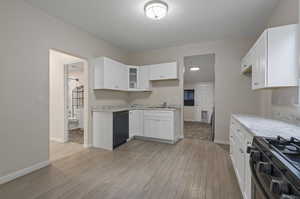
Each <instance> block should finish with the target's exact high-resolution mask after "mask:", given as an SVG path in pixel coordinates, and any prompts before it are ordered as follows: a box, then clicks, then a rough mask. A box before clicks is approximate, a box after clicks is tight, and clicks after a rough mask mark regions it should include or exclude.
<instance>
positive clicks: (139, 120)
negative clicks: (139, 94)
mask: <svg viewBox="0 0 300 199" xmlns="http://www.w3.org/2000/svg"><path fill="white" fill-rule="evenodd" d="M142 135H143V111H141V110H134V111H130V112H129V136H130V137H133V136H142Z"/></svg>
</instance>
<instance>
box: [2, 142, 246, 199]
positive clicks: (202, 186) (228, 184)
mask: <svg viewBox="0 0 300 199" xmlns="http://www.w3.org/2000/svg"><path fill="white" fill-rule="evenodd" d="M0 198H1V199H2V198H3V199H29V198H30V199H50V198H51V199H58V198H59V199H148V198H153V199H179V198H180V199H189V198H190V199H194V198H201V199H204V198H205V199H241V198H242V196H241V193H240V190H239V187H238V184H237V181H236V178H235V175H234V172H233V168H232V165H231V162H230V160H229V155H228V153H227V152H225V151H224V150H223V149H222V148H221V147H219V146H218V145H216V144H213V143H209V142H203V141H200V140H194V139H184V140H182V141H180V142H179V143H177V144H176V145H168V144H162V143H155V142H144V141H138V140H133V141H130V142H129V143H127V144H125V145H123V146H121V147H120V148H119V149H117V150H116V151H114V152H109V151H104V150H96V149H89V150H87V149H85V150H83V151H81V152H78V153H76V154H74V155H71V156H68V157H67V158H63V159H60V160H57V161H55V162H53V163H52V165H51V166H49V167H47V168H44V169H41V170H39V171H37V172H34V173H32V174H29V175H27V176H24V177H22V178H19V179H17V180H15V181H12V182H10V183H7V184H5V185H2V186H0Z"/></svg>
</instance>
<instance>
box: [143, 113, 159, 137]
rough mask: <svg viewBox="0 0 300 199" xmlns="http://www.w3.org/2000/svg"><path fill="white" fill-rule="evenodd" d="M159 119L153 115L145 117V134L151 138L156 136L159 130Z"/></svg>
mask: <svg viewBox="0 0 300 199" xmlns="http://www.w3.org/2000/svg"><path fill="white" fill-rule="evenodd" d="M158 126H159V120H158V119H155V118H152V117H147V116H146V117H145V118H144V136H145V137H149V138H156V137H157V136H158V130H159V127H158Z"/></svg>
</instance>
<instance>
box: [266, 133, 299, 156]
mask: <svg viewBox="0 0 300 199" xmlns="http://www.w3.org/2000/svg"><path fill="white" fill-rule="evenodd" d="M268 143H269V144H270V146H271V147H275V148H277V149H278V150H279V151H280V152H282V153H283V154H286V155H300V141H299V140H297V139H296V138H291V139H290V140H286V139H284V138H282V137H280V136H278V137H277V138H276V139H268Z"/></svg>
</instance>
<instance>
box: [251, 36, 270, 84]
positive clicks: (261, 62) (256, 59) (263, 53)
mask: <svg viewBox="0 0 300 199" xmlns="http://www.w3.org/2000/svg"><path fill="white" fill-rule="evenodd" d="M252 53H253V54H252V57H253V58H252V60H253V66H252V89H260V88H264V87H265V85H266V68H267V32H266V31H265V32H264V33H263V34H262V35H261V36H260V38H259V39H258V40H257V42H256V43H255V45H254V47H253V52H252Z"/></svg>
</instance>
